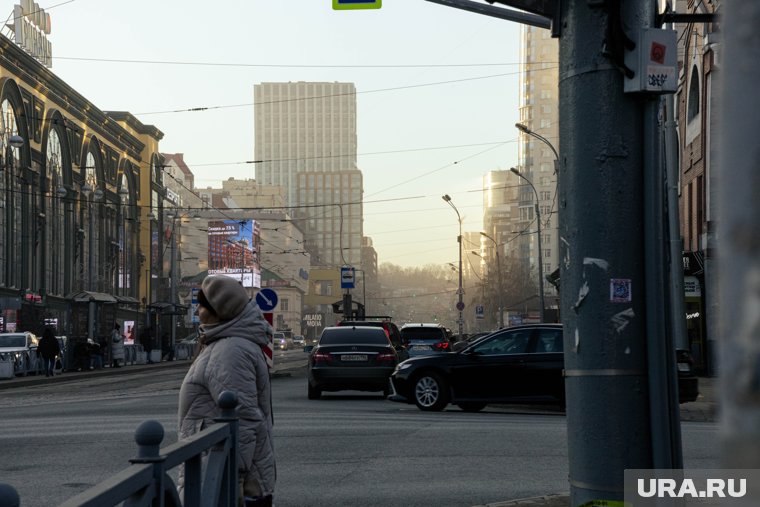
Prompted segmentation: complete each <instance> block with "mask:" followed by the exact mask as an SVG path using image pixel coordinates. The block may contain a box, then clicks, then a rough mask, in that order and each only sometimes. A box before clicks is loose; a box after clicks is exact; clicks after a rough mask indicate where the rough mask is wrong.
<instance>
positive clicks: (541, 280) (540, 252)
mask: <svg viewBox="0 0 760 507" xmlns="http://www.w3.org/2000/svg"><path fill="white" fill-rule="evenodd" d="M510 171H512V172H513V173H515V174H516V175H517V176H519V177H520V178H522V179H524V180H525V181H526V182H527V183H528V185H530V188H532V189H533V193H534V194H535V196H536V222H537V223H538V295H539V299H540V305H541V311H540V312H539V317H540V319H541V322H544V263H543V261H542V256H543V250H542V246H541V208H540V206H539V205H538V192H537V191H536V187H535V186H534V185H533V182H531V181H530V180H529V179H528V178H526V177H525V176H523V174H522V173H521V172H520V171H518V170H517V168H515V167H512V168H510Z"/></svg>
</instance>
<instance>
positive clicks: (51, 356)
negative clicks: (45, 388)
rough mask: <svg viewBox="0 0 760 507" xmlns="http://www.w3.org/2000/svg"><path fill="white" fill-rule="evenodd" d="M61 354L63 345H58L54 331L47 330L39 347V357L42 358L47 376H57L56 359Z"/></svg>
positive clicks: (47, 328)
mask: <svg viewBox="0 0 760 507" xmlns="http://www.w3.org/2000/svg"><path fill="white" fill-rule="evenodd" d="M60 353H61V345H60V344H59V343H58V340H57V339H56V337H55V335H54V334H53V330H52V329H50V328H49V327H46V328H45V331H43V333H42V339H40V343H39V344H38V345H37V355H38V356H42V364H43V366H44V368H45V376H46V377H52V376H53V375H54V374H55V358H56V357H57V356H58V355H59V354H60Z"/></svg>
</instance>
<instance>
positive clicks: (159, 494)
mask: <svg viewBox="0 0 760 507" xmlns="http://www.w3.org/2000/svg"><path fill="white" fill-rule="evenodd" d="M219 407H220V408H221V417H220V418H218V419H215V421H216V422H215V424H212V425H211V426H209V427H208V428H206V429H204V430H203V431H200V432H199V433H197V434H195V435H193V436H192V437H190V438H188V439H186V440H182V441H180V442H177V443H176V444H172V445H169V446H168V447H165V448H163V449H161V442H162V441H163V439H164V428H163V426H161V423H159V422H158V421H154V420H148V421H144V422H143V423H142V424H140V426H138V428H137V430H136V431H135V442H137V447H138V450H137V457H135V458H133V459H130V460H129V461H130V463H132V465H131V466H129V467H128V468H126V469H124V470H122V471H121V472H119V473H117V474H116V475H113V476H112V477H110V478H108V479H106V480H105V481H103V482H101V483H100V484H97V485H95V486H93V487H92V488H90V489H88V490H87V491H84V492H82V493H80V494H79V495H77V496H75V497H73V498H71V499H69V500H67V501H66V502H64V503H62V504H61V505H60V506H59V507H110V506H123V507H182V506H184V507H237V505H238V476H237V441H238V419H237V413H236V407H237V395H236V394H235V393H232V392H229V391H226V392H224V393H222V395H221V396H220V397H219ZM182 465H184V467H185V482H184V490H183V492H182V496H183V498H182V500H180V494H179V492H178V491H177V485H176V484H175V483H174V481H173V480H172V479H171V477H170V476H169V473H168V472H169V471H170V470H173V469H175V468H177V467H179V466H182ZM0 505H1V506H3V507H19V506H20V505H21V503H20V499H19V496H18V493H17V492H16V490H15V489H13V487H11V486H9V485H7V484H0Z"/></svg>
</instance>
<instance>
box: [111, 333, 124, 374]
mask: <svg viewBox="0 0 760 507" xmlns="http://www.w3.org/2000/svg"><path fill="white" fill-rule="evenodd" d="M119 361H124V336H122V334H121V327H120V326H119V324H118V323H116V324H114V325H113V330H112V331H111V367H112V368H118V367H119Z"/></svg>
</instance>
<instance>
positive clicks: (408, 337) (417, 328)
mask: <svg viewBox="0 0 760 507" xmlns="http://www.w3.org/2000/svg"><path fill="white" fill-rule="evenodd" d="M401 339H402V340H403V342H404V345H405V346H406V348H407V350H408V351H409V357H413V356H429V355H431V354H442V353H449V352H451V342H450V341H449V336H448V334H447V333H446V328H445V327H443V326H441V325H440V324H424V323H419V324H404V325H403V326H401Z"/></svg>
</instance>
